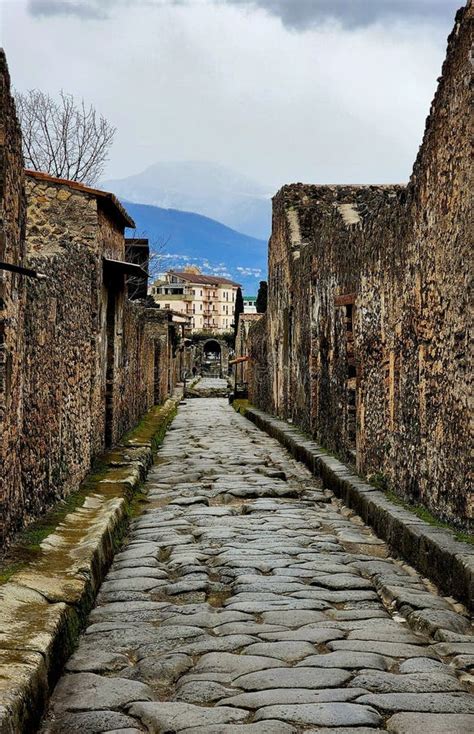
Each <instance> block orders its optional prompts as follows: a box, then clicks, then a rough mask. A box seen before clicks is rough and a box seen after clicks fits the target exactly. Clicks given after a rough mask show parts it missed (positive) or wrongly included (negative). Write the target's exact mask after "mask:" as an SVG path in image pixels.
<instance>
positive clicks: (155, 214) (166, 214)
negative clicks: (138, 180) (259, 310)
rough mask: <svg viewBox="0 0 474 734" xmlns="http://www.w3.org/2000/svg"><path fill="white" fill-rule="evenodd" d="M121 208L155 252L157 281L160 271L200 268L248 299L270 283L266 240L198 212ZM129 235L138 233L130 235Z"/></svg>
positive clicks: (137, 206) (129, 204)
mask: <svg viewBox="0 0 474 734" xmlns="http://www.w3.org/2000/svg"><path fill="white" fill-rule="evenodd" d="M109 190H110V189H109ZM112 190H114V189H113V188H112ZM122 203H123V204H124V206H125V208H126V209H127V211H128V212H129V213H130V215H131V216H132V217H133V219H134V220H135V224H136V230H135V231H134V232H135V236H138V237H148V239H149V240H150V247H151V250H152V251H153V252H155V253H156V258H155V261H154V262H153V267H152V272H153V275H154V277H156V275H157V271H160V272H162V271H166V270H169V269H170V268H174V269H183V268H184V267H186V265H197V266H198V267H199V268H200V269H201V270H202V272H205V273H211V274H213V275H221V276H223V277H225V278H231V279H232V280H234V281H236V282H237V283H240V284H241V285H242V288H243V290H244V292H245V293H246V294H247V295H256V293H257V290H258V285H259V282H260V280H265V279H266V270H267V241H266V239H265V240H264V239H257V238H255V237H249V236H248V235H246V234H242V233H241V232H237V231H235V230H234V229H231V228H230V227H226V226H225V225H224V224H221V222H217V221H215V220H213V219H211V218H209V217H204V216H202V215H200V214H196V213H195V212H186V211H179V210H177V209H164V208H162V207H157V206H149V205H146V204H137V203H135V202H132V201H127V200H126V199H122ZM128 236H133V234H131V233H130V232H129V233H128Z"/></svg>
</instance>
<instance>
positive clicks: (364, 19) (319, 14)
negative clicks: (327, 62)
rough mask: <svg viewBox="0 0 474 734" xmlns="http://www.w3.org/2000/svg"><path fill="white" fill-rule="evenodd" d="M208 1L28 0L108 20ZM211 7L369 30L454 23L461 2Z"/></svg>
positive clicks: (299, 1) (300, 0)
mask: <svg viewBox="0 0 474 734" xmlns="http://www.w3.org/2000/svg"><path fill="white" fill-rule="evenodd" d="M198 2H203V3H204V4H205V3H206V0H28V10H29V12H30V13H31V15H33V16H54V15H70V16H76V17H78V18H83V19H85V20H88V19H105V18H108V17H109V16H110V14H111V11H112V10H114V9H116V8H117V7H119V6H126V5H148V6H151V7H153V6H155V7H159V6H166V5H193V4H196V3H198ZM207 3H208V4H211V5H212V4H215V5H217V4H228V5H236V6H241V7H247V8H252V7H254V8H261V9H263V10H265V11H267V12H268V13H269V14H271V15H274V16H276V17H279V18H280V19H281V21H282V22H283V24H284V25H285V26H287V27H288V28H292V29H294V30H304V29H307V28H310V27H312V26H315V25H317V24H318V23H321V22H324V21H327V20H335V21H338V22H339V23H341V25H343V26H344V27H345V28H360V27H366V26H369V25H371V24H373V23H376V22H378V21H388V20H390V19H397V20H412V21H413V20H418V21H419V20H422V19H425V20H431V21H438V22H451V21H452V19H453V17H454V13H455V11H456V9H457V8H458V7H459V6H460V5H461V4H462V0H207Z"/></svg>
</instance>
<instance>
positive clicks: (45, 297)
mask: <svg viewBox="0 0 474 734" xmlns="http://www.w3.org/2000/svg"><path fill="white" fill-rule="evenodd" d="M22 171H23V169H22V167H21V168H20V172H19V173H18V175H20V174H21V173H22ZM20 180H21V179H20ZM25 185H26V193H27V204H28V207H27V225H26V243H27V247H26V250H27V251H26V257H25V263H24V264H26V265H27V266H28V267H29V268H31V269H33V270H35V271H37V272H40V273H44V274H45V275H47V279H45V280H38V279H34V278H28V279H27V280H24V281H22V282H24V288H25V299H24V302H22V303H21V307H20V309H19V312H20V313H21V319H22V321H21V325H20V328H19V341H20V347H21V349H20V347H17V345H14V348H13V349H12V351H13V359H18V360H19V361H20V362H21V365H20V366H21V370H20V372H19V373H20V374H21V378H22V379H21V384H17V385H15V386H14V389H13V391H12V395H13V398H14V399H15V400H16V401H17V404H18V405H21V406H22V413H21V414H19V415H17V416H16V418H17V420H18V422H17V423H16V426H15V430H16V434H15V435H16V439H17V440H16V442H15V443H12V442H11V441H10V443H9V445H8V448H9V452H6V453H4V455H3V456H2V458H5V461H4V466H5V476H8V477H10V478H11V477H15V478H16V484H15V483H13V482H12V485H11V486H12V487H13V489H11V491H10V494H9V496H8V498H6V499H8V508H9V512H8V516H7V518H6V521H5V530H4V536H5V538H6V537H7V536H8V535H11V534H12V533H13V532H14V530H15V528H16V527H18V526H20V525H21V524H24V523H27V522H28V521H30V520H31V519H33V518H35V517H37V516H38V515H40V514H41V513H43V512H44V511H45V510H46V509H47V508H48V507H49V506H50V505H51V504H52V503H53V502H54V501H55V500H57V499H59V498H61V497H64V496H66V495H67V494H69V493H70V492H71V491H74V490H76V489H77V488H78V487H79V484H80V482H81V481H82V480H83V479H84V477H85V475H86V474H87V472H88V471H89V470H90V467H91V464H92V462H93V459H94V457H95V456H97V454H99V453H100V452H101V451H102V450H103V449H104V448H105V447H106V446H107V445H111V444H112V443H115V442H117V441H118V440H119V439H120V437H121V436H122V435H123V433H124V432H125V431H127V430H129V429H130V428H131V427H132V426H133V425H134V424H136V423H137V422H138V420H139V419H140V417H141V416H142V415H143V414H144V413H145V412H146V410H147V409H148V408H150V407H151V406H152V405H153V404H154V401H155V397H156V391H155V379H156V374H155V362H154V360H155V343H156V341H157V340H158V339H159V338H160V336H161V334H162V332H163V330H164V331H165V333H167V328H168V327H167V326H166V328H165V329H163V325H162V323H161V321H160V320H158V321H157V320H156V319H153V318H148V315H147V314H148V312H149V311H150V309H146V308H145V306H144V305H143V304H139V303H132V302H130V301H128V300H127V299H126V287H125V275H124V272H123V268H121V266H120V265H119V266H117V264H116V262H112V263H110V262H109V263H107V262H105V261H104V257H107V258H109V260H112V261H123V260H124V256H125V243H124V237H123V221H122V220H123V217H122V215H121V213H120V210H118V211H117V212H116V218H114V211H113V207H114V206H115V204H113V205H111V203H110V200H104V199H103V197H101V196H98V195H97V192H94V191H93V190H88V189H87V188H86V189H84V188H82V189H81V188H80V187H78V186H77V185H71V184H69V183H68V182H61V181H57V180H55V179H51V177H47V176H44V175H42V174H28V175H27V177H26V183H25ZM20 191H21V186H20ZM152 310H153V309H152ZM167 354H168V352H166V355H167ZM165 372H166V370H165ZM166 384H168V382H167V379H166ZM160 398H161V401H163V400H164V399H165V398H166V394H165V393H163V394H162V395H160ZM17 414H18V411H17ZM2 451H3V449H2Z"/></svg>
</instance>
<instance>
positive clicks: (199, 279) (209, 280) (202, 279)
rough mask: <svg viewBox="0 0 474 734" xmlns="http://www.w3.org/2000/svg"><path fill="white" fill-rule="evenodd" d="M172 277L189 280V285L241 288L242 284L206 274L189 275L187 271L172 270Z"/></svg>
mask: <svg viewBox="0 0 474 734" xmlns="http://www.w3.org/2000/svg"><path fill="white" fill-rule="evenodd" d="M169 272H170V274H171V275H177V276H178V277H179V278H183V280H187V281H188V282H189V283H196V285H199V284H201V285H233V286H235V287H236V288H240V283H235V282H234V281H233V280H229V279H228V278H221V277H219V276H217V275H207V274H206V273H188V272H187V271H186V270H170V271H169Z"/></svg>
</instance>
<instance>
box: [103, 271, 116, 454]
mask: <svg viewBox="0 0 474 734" xmlns="http://www.w3.org/2000/svg"><path fill="white" fill-rule="evenodd" d="M115 316H116V293H115V291H114V289H113V287H112V286H111V285H109V287H108V288H107V315H106V332H107V362H106V365H107V366H106V372H105V445H106V446H111V445H112V442H113V435H114V430H113V425H114V381H115Z"/></svg>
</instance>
